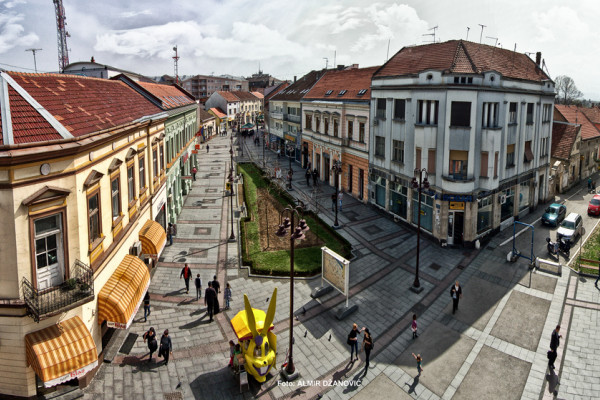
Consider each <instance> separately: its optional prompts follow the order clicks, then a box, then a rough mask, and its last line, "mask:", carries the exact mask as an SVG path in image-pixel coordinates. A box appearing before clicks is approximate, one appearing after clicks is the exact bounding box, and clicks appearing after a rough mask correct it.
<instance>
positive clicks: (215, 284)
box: [212, 275, 221, 314]
mask: <svg viewBox="0 0 600 400" xmlns="http://www.w3.org/2000/svg"><path fill="white" fill-rule="evenodd" d="M212 287H213V289H214V290H215V302H214V308H215V309H214V313H215V314H218V313H219V311H221V306H220V305H219V296H218V294H219V293H221V285H220V284H219V281H218V280H217V276H216V275H215V276H213V282H212Z"/></svg>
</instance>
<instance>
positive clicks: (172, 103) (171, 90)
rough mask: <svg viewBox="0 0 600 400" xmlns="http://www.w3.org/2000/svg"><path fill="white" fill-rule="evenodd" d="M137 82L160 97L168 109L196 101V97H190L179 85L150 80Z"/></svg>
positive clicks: (164, 106)
mask: <svg viewBox="0 0 600 400" xmlns="http://www.w3.org/2000/svg"><path fill="white" fill-rule="evenodd" d="M136 83H137V84H138V85H140V86H141V87H143V88H144V89H146V90H147V91H148V92H150V93H151V94H153V95H154V96H156V97H158V98H159V99H160V100H161V101H162V105H163V108H164V109H166V110H168V109H171V108H177V107H181V106H187V105H190V104H194V103H195V101H194V99H192V98H190V97H188V96H187V95H186V94H185V93H184V92H182V91H181V90H179V89H178V88H177V86H173V85H161V84H159V83H148V82H136Z"/></svg>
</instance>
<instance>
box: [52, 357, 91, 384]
mask: <svg viewBox="0 0 600 400" xmlns="http://www.w3.org/2000/svg"><path fill="white" fill-rule="evenodd" d="M97 366H98V360H96V361H94V362H93V363H91V364H89V365H86V366H85V367H83V368H79V369H77V370H75V371H71V372H69V373H68V374H65V375H63V376H61V377H58V378H56V379H52V380H50V381H47V382H44V386H45V387H47V388H49V387H52V386H56V385H60V384H61V383H64V382H67V381H70V380H71V379H75V378H81V377H82V376H84V375H85V374H87V373H88V372H90V371H91V370H93V369H94V368H96V367H97Z"/></svg>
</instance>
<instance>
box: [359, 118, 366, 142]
mask: <svg viewBox="0 0 600 400" xmlns="http://www.w3.org/2000/svg"><path fill="white" fill-rule="evenodd" d="M358 141H359V142H361V143H364V142H365V123H364V122H359V123H358Z"/></svg>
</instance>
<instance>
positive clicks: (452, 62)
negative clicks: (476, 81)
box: [374, 40, 550, 82]
mask: <svg viewBox="0 0 600 400" xmlns="http://www.w3.org/2000/svg"><path fill="white" fill-rule="evenodd" d="M428 69H433V70H440V71H443V72H445V73H464V74H479V73H482V72H484V71H490V70H495V71H498V72H499V73H500V74H502V75H503V76H504V77H506V78H512V79H522V80H529V81H537V82H539V81H542V80H547V79H550V77H549V76H548V75H546V73H544V71H542V70H541V69H540V68H539V67H538V66H537V65H536V64H535V62H534V61H533V60H531V59H530V58H529V57H528V56H526V55H525V54H521V53H517V52H513V51H511V50H505V49H501V48H498V47H495V46H489V45H486V44H479V43H473V42H467V41H464V40H450V41H447V42H443V43H432V44H426V45H421V46H413V47H404V48H402V49H401V50H400V51H399V52H397V53H396V54H395V55H394V56H393V57H392V58H391V59H390V60H389V61H388V62H386V63H385V64H384V65H383V66H382V67H381V68H380V69H379V71H377V72H376V73H375V75H374V78H383V77H386V76H398V75H414V74H418V73H420V72H422V71H425V70H428Z"/></svg>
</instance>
